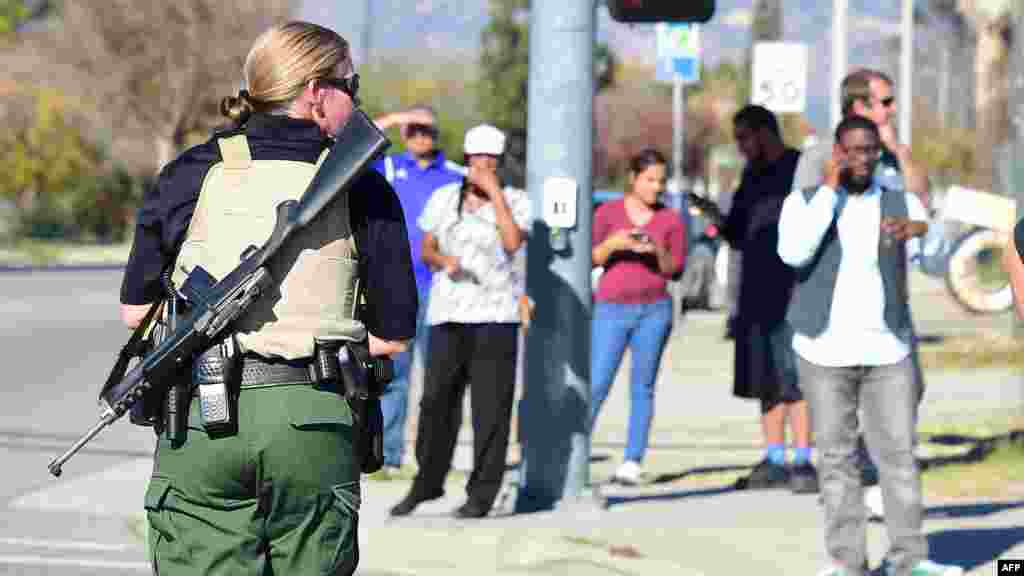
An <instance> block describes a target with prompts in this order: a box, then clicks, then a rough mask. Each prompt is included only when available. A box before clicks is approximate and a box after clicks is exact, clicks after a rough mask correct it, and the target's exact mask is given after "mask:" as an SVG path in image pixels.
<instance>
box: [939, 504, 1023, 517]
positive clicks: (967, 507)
mask: <svg viewBox="0 0 1024 576" xmlns="http://www.w3.org/2000/svg"><path fill="white" fill-rule="evenodd" d="M1016 508H1024V500H1015V501H1012V502H977V503H975V504H946V505H943V506H931V507H929V508H927V509H926V510H925V511H924V515H925V518H975V517H978V516H989V515H991V514H998V513H1000V512H1003V511H1005V510H1014V509H1016Z"/></svg>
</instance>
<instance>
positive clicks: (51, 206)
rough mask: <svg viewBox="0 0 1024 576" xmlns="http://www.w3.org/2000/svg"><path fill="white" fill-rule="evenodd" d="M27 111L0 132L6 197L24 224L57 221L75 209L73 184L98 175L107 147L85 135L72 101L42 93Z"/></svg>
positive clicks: (1, 189) (0, 191) (1, 187)
mask: <svg viewBox="0 0 1024 576" xmlns="http://www.w3.org/2000/svg"><path fill="white" fill-rule="evenodd" d="M28 98H29V99H30V100H31V101H30V102H29V104H30V106H31V107H30V108H29V109H28V111H27V113H25V114H22V116H21V117H20V118H8V122H9V129H8V130H6V131H4V132H2V133H0V134H2V135H0V167H2V169H0V196H2V197H4V198H7V199H9V200H11V201H13V202H14V204H15V206H16V207H17V210H18V213H19V217H20V219H21V221H22V222H24V223H27V224H31V223H32V222H37V221H41V220H46V221H48V222H56V221H59V220H60V219H61V215H65V216H66V215H68V214H70V213H71V211H72V210H73V199H72V197H71V196H70V195H69V194H67V193H66V191H67V189H68V187H69V186H71V185H72V184H73V183H74V182H77V181H80V180H82V179H84V178H89V177H91V176H93V175H94V174H96V173H97V172H98V171H99V169H100V166H101V165H102V163H103V161H104V154H103V151H102V149H101V148H100V147H99V146H97V145H96V144H94V143H93V142H91V141H90V140H89V139H88V138H86V137H85V135H84V133H83V131H82V129H81V125H80V124H79V123H77V122H76V120H75V117H74V115H73V114H72V112H71V111H70V109H69V106H68V104H67V102H66V100H65V99H64V98H63V97H62V96H61V95H60V94H59V93H58V92H55V91H53V90H36V91H33V92H31V93H30V94H29V95H28Z"/></svg>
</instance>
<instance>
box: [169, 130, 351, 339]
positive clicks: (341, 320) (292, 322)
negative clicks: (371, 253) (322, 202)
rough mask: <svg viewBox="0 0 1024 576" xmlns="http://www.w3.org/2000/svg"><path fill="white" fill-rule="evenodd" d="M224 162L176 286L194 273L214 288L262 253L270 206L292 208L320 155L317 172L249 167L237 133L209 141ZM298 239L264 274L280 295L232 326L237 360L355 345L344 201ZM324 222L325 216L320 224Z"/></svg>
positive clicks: (204, 201)
mask: <svg viewBox="0 0 1024 576" xmlns="http://www.w3.org/2000/svg"><path fill="white" fill-rule="evenodd" d="M217 142H218V145H219V146H220V152H221V156H222V158H223V161H221V162H219V163H217V164H214V165H213V167H212V168H210V171H209V172H208V173H207V175H206V179H205V180H204V181H203V188H202V190H201V191H200V194H199V202H198V204H197V205H196V210H195V213H194V214H193V216H192V221H191V222H190V223H189V227H188V232H187V233H186V236H185V242H184V244H182V247H181V252H179V254H178V258H177V260H176V261H175V265H174V276H173V280H174V284H175V286H178V287H180V286H181V285H182V283H183V282H184V281H185V278H186V277H187V276H188V273H189V272H191V271H192V268H193V267H194V266H197V265H199V266H202V267H203V268H204V269H205V270H206V271H207V272H209V273H210V274H212V275H213V276H214V277H215V278H217V279H218V280H221V279H223V278H224V277H225V276H227V274H228V273H229V272H231V270H233V269H234V268H235V267H236V266H238V263H239V256H240V255H241V254H242V252H244V251H245V249H246V248H248V247H249V246H250V245H251V246H261V245H263V243H264V242H266V241H267V238H269V237H270V233H271V232H272V231H273V229H274V222H275V217H276V210H275V208H276V206H277V205H278V204H279V203H281V202H283V201H285V200H290V199H291V200H298V198H299V197H300V196H301V195H302V193H303V192H304V191H305V190H306V187H307V186H308V185H309V183H310V181H311V180H312V179H313V175H314V174H315V173H316V170H317V168H318V167H319V166H320V163H321V162H323V159H324V158H325V157H326V155H327V151H326V150H325V151H324V152H323V154H321V155H320V160H319V161H318V162H317V163H316V164H309V163H306V162H298V161H290V160H253V159H252V155H251V153H250V151H249V143H248V141H247V140H246V137H245V135H244V134H241V135H238V136H233V137H231V138H222V139H220V140H218V141H217ZM332 210H333V213H332V214H327V215H321V217H319V218H317V219H315V220H314V221H313V222H312V223H310V225H309V226H307V227H306V228H305V229H303V230H300V231H298V232H296V233H295V234H294V235H293V236H292V237H291V238H290V239H289V240H288V242H287V243H286V245H285V246H284V247H283V248H282V249H281V251H280V252H279V253H278V254H277V256H276V257H275V258H273V259H272V260H271V261H270V263H269V265H268V268H269V270H270V273H271V275H272V277H273V278H274V280H275V281H277V282H278V283H279V286H278V287H277V288H275V289H274V290H272V291H270V292H268V293H267V294H265V295H264V296H263V297H262V298H261V299H260V300H259V301H257V302H256V303H255V304H254V305H253V306H252V307H251V308H250V309H249V310H248V312H247V313H246V314H245V315H244V316H242V317H241V318H239V319H238V321H236V323H235V324H236V327H237V329H238V330H237V332H236V335H237V340H238V343H239V346H240V348H241V349H242V350H243V351H252V352H255V353H257V354H260V355H262V356H266V357H274V356H279V357H282V358H287V359H294V358H305V357H309V356H312V355H313V338H314V337H318V338H322V339H335V340H336V339H341V340H362V339H363V338H365V337H366V329H365V327H364V326H363V324H362V323H361V322H359V321H357V320H356V319H355V314H356V304H357V303H358V296H359V268H358V255H357V252H356V244H355V238H354V237H353V235H352V229H351V227H350V223H349V211H348V196H347V195H346V196H343V197H342V198H340V199H339V200H338V201H337V202H336V203H335V206H334V207H332ZM324 216H327V217H324Z"/></svg>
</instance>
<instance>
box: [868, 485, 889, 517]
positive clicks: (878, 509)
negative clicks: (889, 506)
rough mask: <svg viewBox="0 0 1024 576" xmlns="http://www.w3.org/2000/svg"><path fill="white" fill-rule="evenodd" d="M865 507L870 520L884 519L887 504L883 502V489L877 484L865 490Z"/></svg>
mask: <svg viewBox="0 0 1024 576" xmlns="http://www.w3.org/2000/svg"><path fill="white" fill-rule="evenodd" d="M864 507H865V508H867V513H868V518H869V519H870V518H884V517H885V502H884V501H883V500H882V487H881V486H879V485H877V484H875V485H874V486H868V487H867V488H865V489H864Z"/></svg>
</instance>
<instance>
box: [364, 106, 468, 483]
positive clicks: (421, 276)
mask: <svg viewBox="0 0 1024 576" xmlns="http://www.w3.org/2000/svg"><path fill="white" fill-rule="evenodd" d="M374 122H375V123H376V124H377V126H378V127H379V128H380V129H382V130H386V129H388V128H390V127H392V126H401V133H402V141H403V143H404V144H405V152H402V153H400V154H391V155H389V156H385V157H384V158H382V159H380V160H378V161H377V163H376V164H375V165H374V167H375V168H376V169H377V171H378V172H380V173H381V174H383V175H384V177H385V178H386V179H387V181H388V182H389V183H390V184H391V186H392V187H393V188H394V189H395V192H397V193H398V199H399V200H400V201H401V203H402V211H403V212H404V214H405V227H406V230H407V231H408V235H409V244H410V248H411V251H412V262H413V271H414V272H415V274H416V288H417V290H418V291H419V302H420V306H419V318H418V323H417V331H416V340H415V342H414V343H413V345H412V346H410V347H409V351H408V352H404V353H402V354H399V355H396V356H395V357H394V360H395V378H394V380H393V381H392V382H391V386H390V387H389V388H388V391H387V392H386V393H385V394H384V395H383V396H382V397H381V409H382V411H383V413H384V475H385V476H388V475H391V474H394V473H396V472H397V471H398V469H399V468H400V467H401V465H402V455H403V453H404V451H405V419H406V414H407V412H408V404H409V376H410V368H411V367H412V360H413V354H419V357H420V362H421V363H422V362H423V361H424V358H425V351H426V336H427V330H426V329H425V326H424V322H423V318H424V315H425V314H426V310H427V296H428V294H429V292H430V278H431V271H430V268H429V267H427V265H426V263H424V262H423V259H422V258H421V256H420V251H421V246H422V243H423V232H422V231H421V230H420V228H419V226H417V225H416V220H417V219H418V218H419V217H420V213H421V212H422V211H423V207H424V206H425V205H426V204H427V200H428V199H429V198H430V195H431V194H432V193H433V192H434V190H436V189H438V188H440V187H442V186H445V185H448V184H451V183H452V182H457V181H461V180H462V178H463V175H464V174H465V168H463V167H462V166H460V165H458V164H456V163H454V162H451V161H449V160H447V159H445V156H444V153H443V152H442V151H440V150H438V149H437V136H438V129H437V115H436V114H435V113H434V111H433V109H431V108H430V107H429V106H425V105H417V106H414V107H412V108H410V109H409V110H406V111H404V112H396V113H391V114H385V115H383V116H380V117H378V118H375V119H374Z"/></svg>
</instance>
